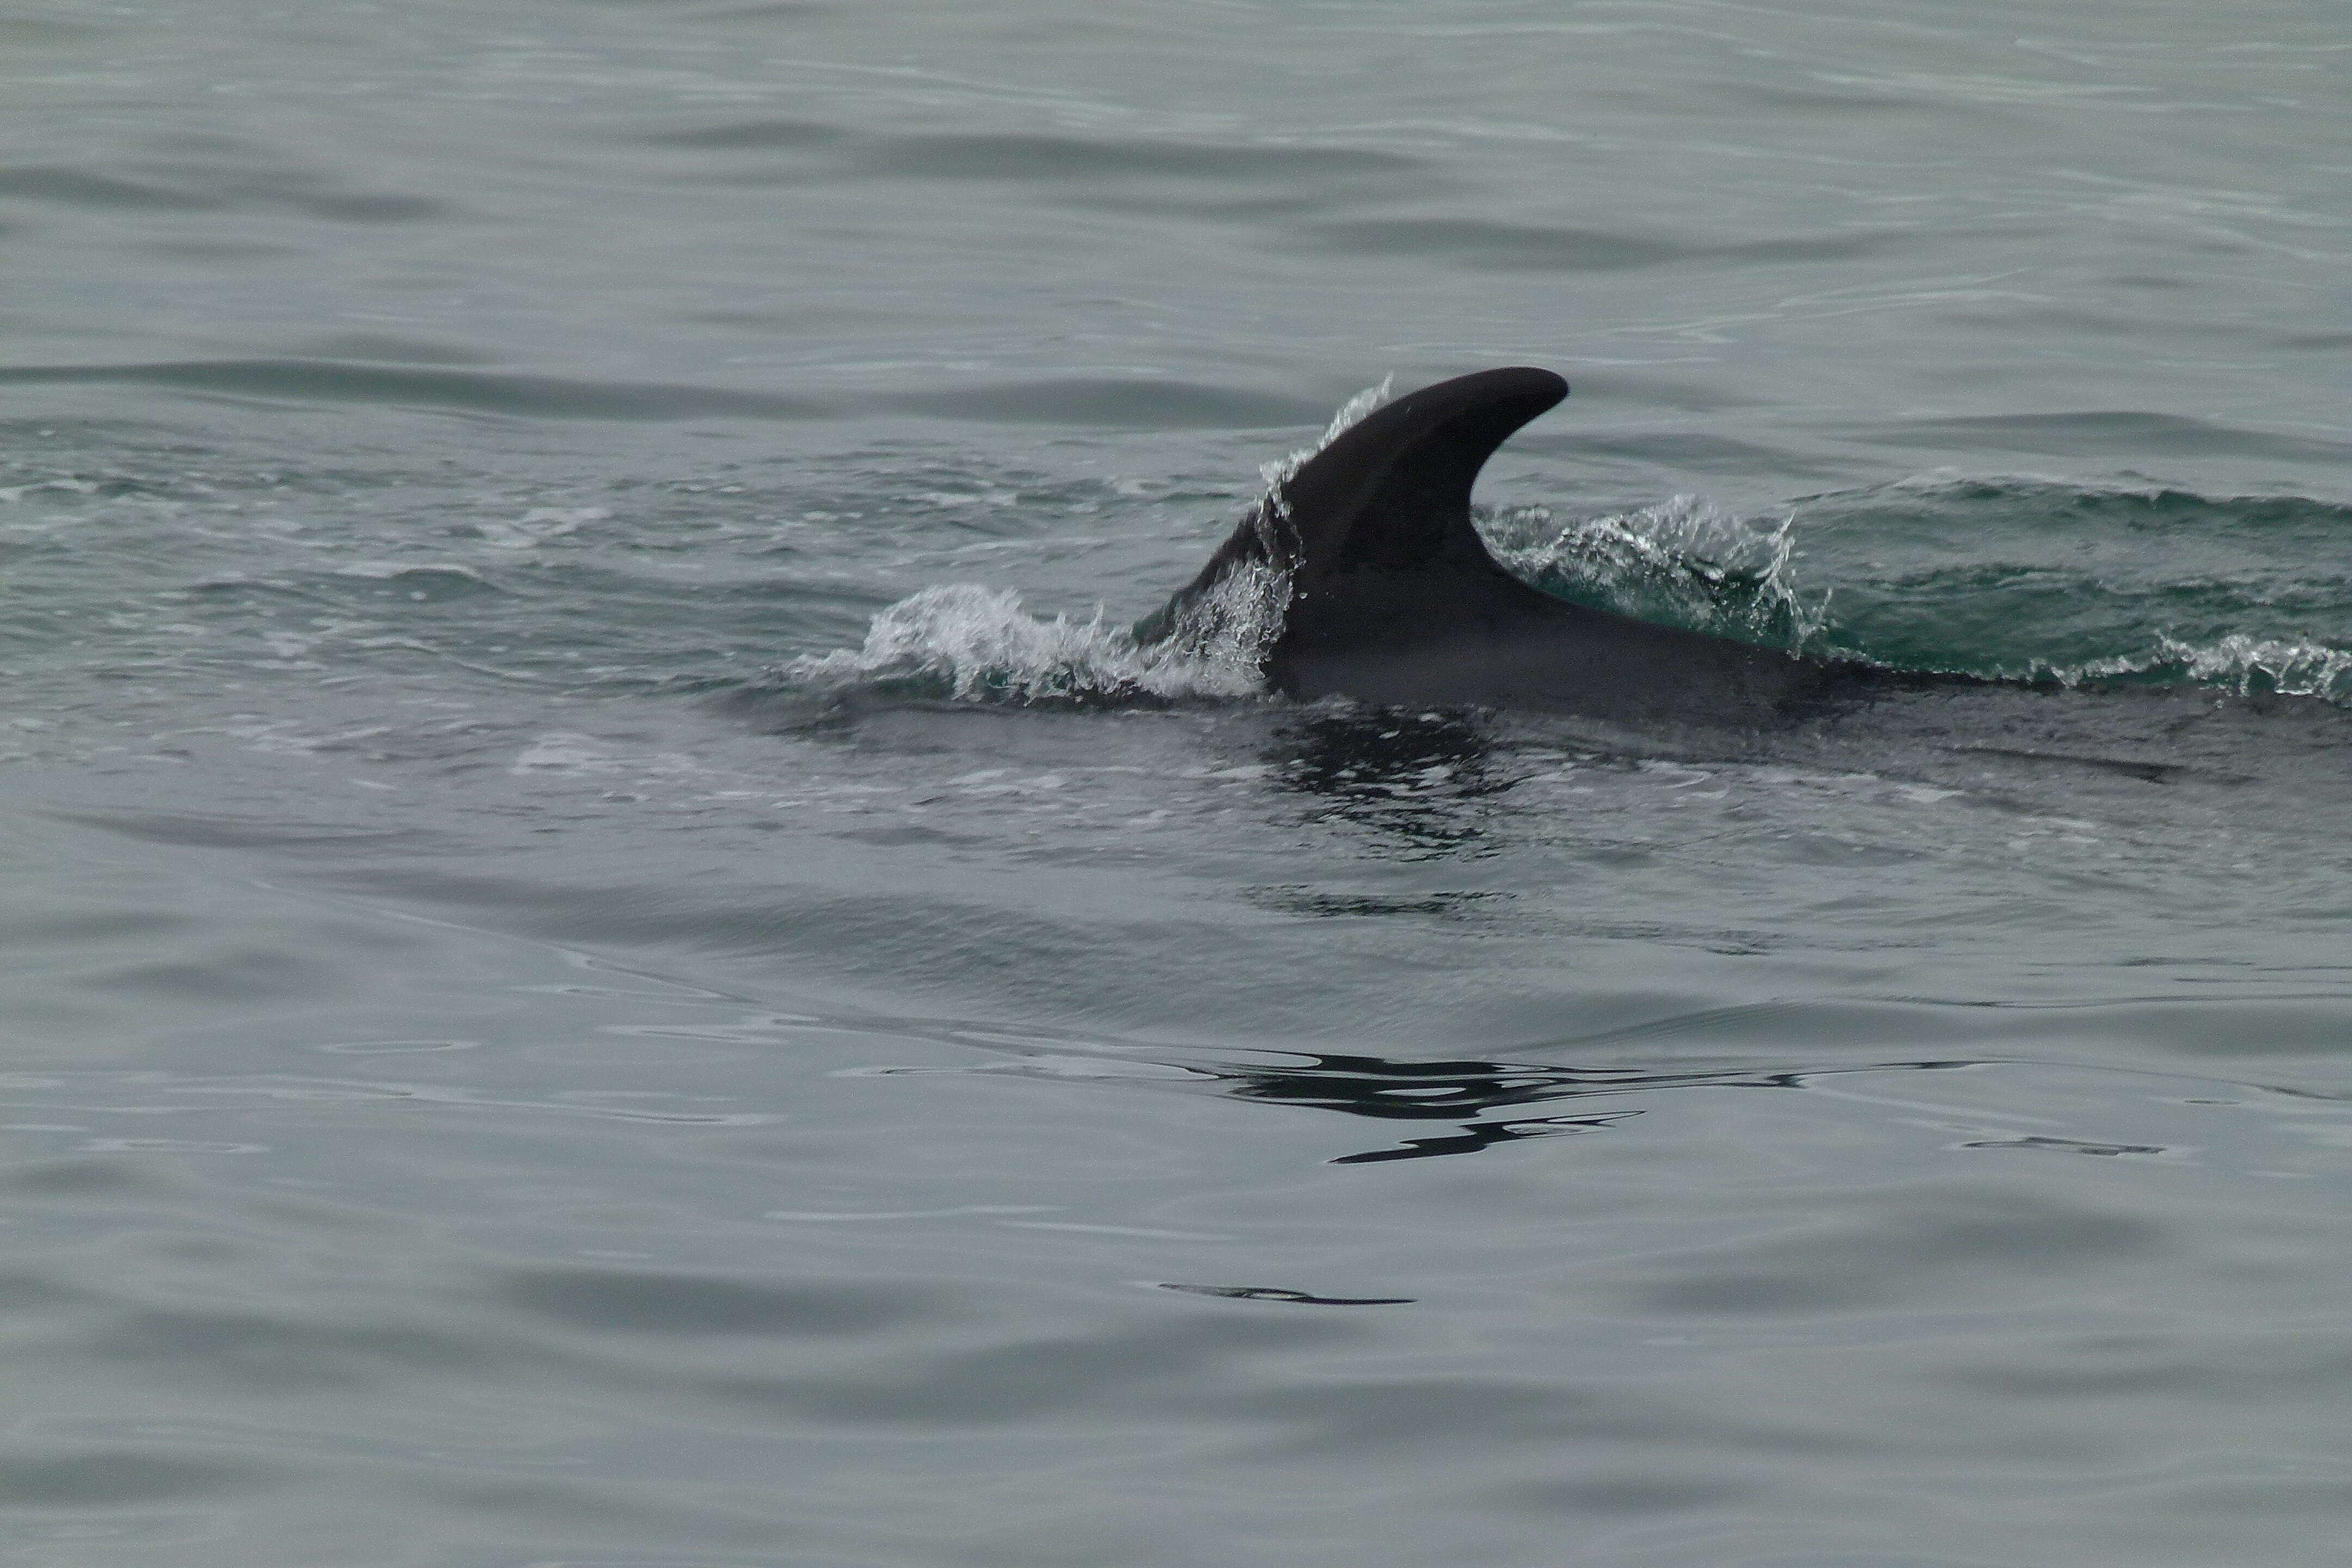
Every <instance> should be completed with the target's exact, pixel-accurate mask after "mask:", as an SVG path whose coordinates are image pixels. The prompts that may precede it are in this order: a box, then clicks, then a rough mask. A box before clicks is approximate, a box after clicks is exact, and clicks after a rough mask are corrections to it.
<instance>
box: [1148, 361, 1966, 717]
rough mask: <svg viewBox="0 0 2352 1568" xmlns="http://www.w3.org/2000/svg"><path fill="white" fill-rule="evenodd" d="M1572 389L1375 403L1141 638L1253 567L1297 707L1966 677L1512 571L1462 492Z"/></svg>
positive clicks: (1594, 706) (1805, 687)
mask: <svg viewBox="0 0 2352 1568" xmlns="http://www.w3.org/2000/svg"><path fill="white" fill-rule="evenodd" d="M1567 395H1568V383H1567V382H1565V381H1563V380H1562V379H1560V377H1559V376H1558V375H1555V374H1552V373H1551V372H1550V371H1548V370H1538V369H1534V368H1530V367H1526V366H1515V367H1511V368H1507V369H1502V370H1486V371H1480V372H1478V373H1476V374H1473V375H1465V376H1458V377H1456V378H1455V379H1454V380H1452V381H1444V382H1440V383H1438V384H1436V385H1434V386H1425V387H1423V388H1422V389H1421V390H1420V391H1418V392H1414V393H1410V394H1408V395H1405V396H1403V397H1400V398H1398V399H1396V400H1395V401H1394V402H1392V403H1390V404H1387V405H1384V406H1382V407H1381V408H1380V409H1378V410H1377V411H1375V412H1374V413H1372V414H1370V415H1369V416H1366V417H1365V418H1364V419H1363V420H1362V421H1360V423H1358V424H1357V425H1355V426H1352V427H1350V428H1349V430H1348V431H1346V432H1345V433H1344V434H1342V435H1341V436H1339V438H1338V439H1336V440H1334V441H1333V442H1332V443H1331V444H1330V445H1329V446H1328V447H1325V448H1324V449H1323V450H1322V451H1321V452H1319V453H1318V454H1317V455H1316V456H1315V457H1314V458H1313V459H1312V460H1310V461H1309V462H1307V465H1306V466H1305V467H1303V468H1300V469H1299V470H1298V472H1297V473H1296V474H1295V475H1293V476H1292V477H1291V478H1290V479H1287V480H1286V481H1284V482H1283V483H1282V484H1280V485H1279V486H1277V487H1276V489H1275V491H1274V492H1273V494H1272V495H1271V496H1269V498H1268V499H1267V500H1266V501H1265V502H1264V503H1262V504H1261V505H1260V506H1259V508H1258V509H1257V510H1256V511H1255V512H1253V513H1252V514H1251V516H1249V517H1248V518H1246V519H1244V521H1243V522H1242V524H1241V526H1240V527H1238V528H1236V529H1235V530H1234V533H1233V536H1232V537H1231V538H1230V539H1228V540H1226V541H1225V542H1224V543H1223V546H1221V547H1220V548H1219V549H1218V551H1217V552H1216V554H1215V555H1213V556H1212V557H1211V558H1210V560H1209V563H1208V564H1207V565H1206V566H1205V567H1203V568H1202V571H1201V574H1200V575H1199V576H1198V577H1196V578H1194V579H1193V580H1192V583H1191V584H1187V585H1186V586H1185V587H1184V588H1183V589H1181V590H1180V591H1179V592H1178V593H1177V595H1176V596H1175V597H1174V598H1173V599H1172V600H1171V601H1170V603H1169V605H1168V606H1167V607H1166V608H1165V609H1163V610H1161V611H1160V613H1159V614H1158V615H1156V616H1152V617H1151V618H1150V620H1148V621H1146V622H1144V623H1143V625H1142V626H1139V627H1138V628H1137V629H1138V635H1139V637H1143V638H1146V639H1149V638H1151V637H1161V636H1166V635H1168V633H1169V632H1170V631H1171V629H1172V628H1173V627H1175V626H1178V625H1179V624H1181V616H1182V612H1183V610H1184V608H1185V607H1186V606H1187V605H1189V604H1191V603H1192V602H1193V601H1194V600H1196V599H1198V598H1199V597H1200V596H1201V595H1204V594H1206V593H1208V592H1209V591H1210V590H1211V589H1213V587H1215V585H1216V584H1218V583H1219V582H1220V581H1222V580H1223V578H1224V577H1225V575H1226V574H1229V573H1231V572H1233V571H1234V570H1236V569H1239V568H1242V567H1244V566H1246V565H1248V564H1251V563H1258V564H1263V565H1266V566H1270V567H1275V568H1277V569H1280V570H1283V571H1286V572H1287V574H1289V584H1290V596H1289V602H1288V604H1287V605H1286V610H1285V614H1284V616H1283V624H1282V631H1281V634H1280V636H1279V637H1276V639H1275V640H1274V641H1273V643H1272V644H1271V645H1270V646H1269V647H1267V649H1266V651H1265V659H1264V670H1265V679H1266V683H1267V684H1268V685H1269V686H1270V687H1272V688H1273V689H1275V690H1276V691H1279V692H1282V693H1283V694H1285V695H1286V696H1290V697H1295V698H1300V699H1305V700H1313V699H1316V698H1321V697H1334V696H1337V697H1349V698H1353V699H1356V700H1360V701H1364V702H1370V703H1378V704H1383V705H1393V706H1400V707H1424V708H1448V707H1467V706H1480V707H1496V708H1516V709H1533V710H1544V711H1551V712H1559V713H1569V714H1574V715H1576V716H1578V717H1581V718H1588V719H1598V720H1604V721H1614V722H1622V723H1633V724H1639V723H1643V722H1648V721H1672V722H1676V723H1698V724H1706V725H1732V726H1738V727H1742V728H1764V727H1773V726H1775V725H1778V724H1782V723H1787V722H1790V721H1799V720H1802V719H1804V718H1808V717H1811V716H1815V715H1818V714H1820V713H1821V712H1822V711H1823V710H1824V709H1825V707H1834V706H1840V705H1843V703H1844V702H1846V701H1850V700H1853V699H1857V698H1866V697H1869V696H1872V695H1877V694H1884V693H1887V692H1890V691H1893V690H1897V689H1903V690H1914V689H1927V688H1931V687H1939V686H1944V685H1951V684H1977V683H1975V682H1972V681H1969V680H1968V679H1967V678H1964V677H1958V676H1942V675H1932V674H1908V673H1902V672H1896V671H1892V670H1886V669H1883V668H1878V667H1876V666H1871V665H1864V664H1858V663H1853V662H1843V661H1835V660H1825V659H1819V658H1805V657H1803V656H1801V655H1797V654H1790V653H1784V652H1780V651H1778V650H1775V649H1771V648H1763V647H1750V646H1748V645H1747V644H1744V643H1737V642H1732V641H1729V640H1728V639H1726V638H1723V637H1708V636H1706V635H1705V634H1704V633H1700V632H1694V631H1686V630H1684V629H1682V628H1680V627H1675V626H1658V625H1655V624H1654V623H1652V622H1648V621H1642V620H1636V619H1633V618H1632V617H1630V616H1620V615H1614V614H1612V613H1611V612H1609V611H1606V610H1599V609H1592V608H1589V607H1587V606H1585V605H1572V604H1570V603H1568V602H1567V601H1566V600H1563V599H1559V598H1556V597H1554V596H1553V595H1549V594H1547V593H1544V592H1543V591H1542V590H1540V589H1538V588H1535V587H1532V586H1530V585H1528V584H1526V583H1523V582H1521V581H1520V580H1519V579H1517V577H1514V576H1512V575H1511V574H1510V573H1509V572H1508V571H1507V570H1505V569H1504V567H1503V566H1502V564H1501V563H1499V562H1497V561H1496V559H1495V558H1494V556H1493V555H1492V554H1490V553H1488V552H1487V550H1486V544H1485V542H1483V541H1482V540H1480V539H1479V537H1478V531H1477V530H1476V528H1475V527H1474V526H1473V525H1472V523H1471V521H1470V489H1471V487H1472V485H1473V484H1474V483H1475V482H1476V479H1477V477H1478V470H1479V469H1480V468H1482V467H1483V466H1484V465H1485V464H1486V459H1487V458H1489V457H1490V456H1492V455H1493V454H1494V452H1495V449H1496V447H1500V446H1501V445H1502V444H1503V443H1504V442H1505V441H1506V440H1507V439H1508V438H1509V437H1510V436H1511V435H1512V433H1513V432H1515V431H1517V429H1518V428H1519V427H1520V426H1523V425H1526V424H1527V423H1528V421H1529V420H1531V419H1534V418H1535V417H1536V416H1538V415H1541V414H1543V413H1545V412H1547V411H1548V410H1549V409H1551V408H1552V407H1554V406H1556V405H1558V404H1559V402H1560V400H1561V399H1562V398H1564V397H1566V396H1567Z"/></svg>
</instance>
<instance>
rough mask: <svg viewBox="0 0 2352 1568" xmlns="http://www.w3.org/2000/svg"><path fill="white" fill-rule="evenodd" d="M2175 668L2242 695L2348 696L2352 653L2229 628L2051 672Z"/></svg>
mask: <svg viewBox="0 0 2352 1568" xmlns="http://www.w3.org/2000/svg"><path fill="white" fill-rule="evenodd" d="M2174 671H2178V672H2179V673H2181V674H2185V675H2187V676H2188V677H2189V679H2192V680H2195V681H2198V682H2199V683H2200V684H2202V685H2206V686H2220V687H2224V688H2226V689H2229V690H2231V691H2235V692H2237V693H2239V694H2240V695H2241V696H2243V695H2245V694H2246V693H2249V692H2254V691H2278V692H2284V693H2286V694H2287V695H2289V696H2294V697H2326V698H2330V699H2333V700H2336V701H2339V702H2340V701H2346V700H2352V652H2347V651H2346V650H2345V649H2343V648H2335V647H2327V646H2326V644H2324V643H2312V642H2302V641H2299V640H2295V639H2293V638H2286V637H2249V636H2247V635H2246V634H2244V633H2242V632H2231V633H2230V634H2229V635H2227V636H2225V637H2221V638H2219V639H2218V640H2216V641H2214V642H2210V643H2205V644H2196V643H2189V642H2183V641H2181V640H2180V639H2179V638H2178V637H2171V636H2169V635H2167V636H2166V637H2162V638H2160V639H2159V640H2158V645H2157V651H2156V652H2155V653H2153V654H2148V655H2145V656H2140V657H2137V658H2133V657H2125V658H2103V659H2095V660H2093V661H2092V662H2091V663H2089V664H2085V665H2083V666H2080V667H2079V668H2073V669H2064V670H2059V671H2057V672H2055V673H2056V674H2057V676H2058V679H2061V680H2063V681H2065V682H2066V683H2067V684H2068V685H2074V684H2077V683H2079V682H2081V681H2084V680H2100V679H2113V678H2115V677H2116V676H2131V675H2148V674H2162V673H2169V672H2174Z"/></svg>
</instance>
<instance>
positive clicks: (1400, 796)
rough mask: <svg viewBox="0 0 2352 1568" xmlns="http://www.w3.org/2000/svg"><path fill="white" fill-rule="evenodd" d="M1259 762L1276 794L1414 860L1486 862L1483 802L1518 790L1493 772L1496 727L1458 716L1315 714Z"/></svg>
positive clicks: (1498, 771)
mask: <svg viewBox="0 0 2352 1568" xmlns="http://www.w3.org/2000/svg"><path fill="white" fill-rule="evenodd" d="M1262 755H1263V757H1264V760H1265V762H1266V763H1269V764H1270V765H1271V766H1272V767H1273V768H1274V770H1275V779H1276V786H1275V787H1276V788H1277V789H1279V790H1282V791H1286V792H1288V793H1291V794H1295V795H1312V796H1315V797H1317V798H1318V799H1319V800H1321V801H1323V802H1326V803H1328V809H1327V810H1326V812H1325V813H1324V819H1325V820H1331V819H1338V820H1339V821H1344V822H1349V823H1353V824H1356V825H1357V826H1362V827H1368V828H1370V829H1372V830H1374V831H1375V832H1377V833H1379V834H1381V836H1382V837H1384V838H1387V839H1389V840H1391V842H1393V843H1394V844H1395V845H1396V847H1398V849H1399V850H1400V851H1401V853H1402V858H1407V859H1424V858H1436V857H1439V856H1445V855H1463V854H1472V855H1475V854H1478V853H1481V852H1482V850H1481V847H1480V841H1481V840H1482V839H1483V838H1484V837H1486V824H1485V813H1484V810H1483V803H1484V802H1485V801H1486V800H1487V799H1489V798H1490V797H1493V796H1496V795H1501V794H1502V793H1503V792H1504V791H1506V790H1507V789H1509V788H1510V787H1511V784H1513V783H1514V782H1515V781H1514V780H1513V778H1512V777H1511V776H1510V774H1509V773H1507V771H1506V770H1504V769H1503V768H1501V767H1500V766H1498V765H1497V763H1496V757H1495V738H1494V735H1493V732H1492V731H1491V729H1490V728H1489V726H1488V725H1487V724H1486V722H1485V721H1482V720H1480V719H1478V718H1476V717H1474V716H1470V715H1465V714H1459V713H1418V714H1414V713H1401V712H1397V711H1393V710H1370V711H1349V712H1345V713H1311V714H1307V715H1305V716H1303V717H1301V718H1300V719H1299V720H1298V721H1297V723H1295V724H1292V725H1290V726H1287V727H1286V728H1285V729H1284V730H1283V731H1281V732H1280V734H1279V735H1278V736H1277V737H1276V740H1275V742H1274V743H1273V744H1272V745H1270V746H1269V747H1267V748H1266V750H1265V752H1263V753H1262ZM1308 912H1314V913H1333V914H1354V913H1361V912H1366V911H1363V910H1358V909H1354V908H1339V909H1331V910H1319V909H1318V910H1310V911H1308Z"/></svg>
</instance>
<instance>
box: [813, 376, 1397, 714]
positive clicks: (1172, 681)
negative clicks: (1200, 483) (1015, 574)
mask: <svg viewBox="0 0 2352 1568" xmlns="http://www.w3.org/2000/svg"><path fill="white" fill-rule="evenodd" d="M1394 383H1395V377H1393V376H1391V377H1389V378H1387V379H1386V380H1383V381H1382V382H1381V384H1379V385H1378V386H1370V387H1366V388H1365V389H1364V390H1363V391H1361V392H1360V393H1358V394H1356V395H1355V396H1353V397H1351V398H1349V400H1348V401H1347V402H1346V403H1344V404H1342V405H1340V407H1339V412H1338V413H1337V414H1335V415H1333V416H1332V417H1331V423H1330V425H1329V426H1328V427H1327V428H1326V429H1325V430H1324V432H1323V437H1322V439H1321V440H1319V441H1318V442H1317V443H1316V444H1315V445H1314V446H1312V447H1300V448H1299V449H1298V450H1297V451H1295V452H1293V453H1291V454H1290V455H1289V456H1288V457H1287V458H1282V459H1280V460H1279V461H1276V462H1270V463H1267V464H1265V466H1264V467H1263V468H1261V469H1260V470H1259V471H1260V472H1261V473H1262V474H1263V475H1264V476H1265V493H1264V494H1263V495H1261V496H1260V497H1259V499H1258V500H1257V502H1256V503H1255V505H1254V506H1253V507H1252V508H1251V511H1250V517H1251V518H1252V519H1253V520H1255V521H1256V522H1257V523H1258V524H1259V526H1261V527H1262V528H1263V527H1264V526H1265V523H1266V522H1267V521H1268V520H1269V519H1271V518H1275V517H1279V516H1283V515H1286V512H1287V510H1288V509H1287V507H1286V504H1285V502H1284V500H1283V499H1282V487H1283V485H1284V484H1285V483H1286V482H1287V481H1288V479H1290V477H1291V476H1292V475H1293V474H1296V473H1297V471H1298V470H1299V468H1301V467H1303V466H1304V465H1305V464H1306V463H1307V461H1308V459H1310V458H1313V457H1314V456H1315V455H1316V454H1317V453H1318V452H1320V451H1321V450H1322V449H1323V448H1324V447H1328V446H1329V445H1330V444H1331V443H1332V442H1333V441H1336V440H1338V439H1339V437H1340V435H1341V434H1342V433H1344V432H1345V431H1347V430H1348V429H1349V428H1350V427H1352V426H1354V425H1355V424H1356V423H1357V422H1358V421H1360V420H1361V419H1362V418H1363V417H1364V416H1366V415H1367V414H1370V412H1371V411H1372V410H1373V409H1375V408H1378V407H1379V406H1380V405H1381V404H1383V403H1385V402H1387V401H1388V399H1389V395H1390V390H1391V387H1392V386H1393V385H1394ZM1268 546H1269V548H1268V554H1269V556H1272V557H1275V558H1276V559H1274V560H1266V561H1256V560H1244V561H1240V562H1237V563H1234V565H1233V566H1232V567H1231V568H1230V569H1229V570H1227V571H1226V572H1225V573H1224V574H1223V575H1221V576H1219V577H1218V578H1217V579H1216V580H1215V581H1213V582H1212V583H1210V584H1207V585H1205V586H1204V587H1202V588H1201V589H1200V590H1198V591H1197V592H1189V593H1186V594H1183V595H1180V596H1179V597H1178V598H1177V600H1176V601H1175V602H1174V603H1173V604H1171V605H1170V607H1169V609H1168V610H1167V612H1166V613H1165V614H1164V615H1163V616H1155V617H1153V618H1152V619H1151V620H1150V621H1148V622H1146V623H1145V625H1146V626H1147V627H1149V628H1150V630H1149V631H1148V632H1147V634H1146V635H1145V636H1144V637H1141V638H1139V637H1138V636H1137V634H1136V632H1135V631H1134V630H1133V629H1130V628H1129V627H1125V626H1109V625H1106V624H1105V623H1104V619H1103V611H1102V610H1101V609H1100V608H1099V607H1097V609H1096V611H1095V614H1094V615H1093V616H1092V617H1090V618H1089V619H1087V620H1084V621H1074V620H1072V619H1070V618H1069V617H1068V616H1055V617H1054V618H1053V619H1052V620H1050V621H1048V620H1045V619H1041V618H1040V617H1038V616H1032V615H1030V614H1029V613H1028V612H1027V611H1026V610H1024V609H1023V608H1022V606H1021V596H1020V595H1018V594H1016V593H1014V592H1013V591H1012V590H1010V589H1004V588H984V587H981V586H978V585H976V584H968V583H957V584H943V585H940V586H937V587H930V588H925V589H923V590H922V591H921V592H919V593H917V594H914V595H909V596H908V597H907V598H904V599H901V600H899V601H898V603H897V604H895V605H890V606H889V607H888V608H887V609H885V610H883V611H882V612H881V613H879V614H878V615H877V616H875V617H874V619H873V621H872V623H871V624H870V625H868V626H867V627H866V645H865V646H864V647H860V648H858V649H857V650H856V651H855V652H851V651H849V650H846V649H843V650H840V651H836V652H834V653H828V654H824V655H821V656H817V657H812V658H798V659H794V660H793V662H792V663H790V664H788V665H786V666H785V667H784V668H782V670H781V671H779V672H778V673H779V675H780V676H781V678H782V680H783V681H785V682H786V683H787V684H790V685H792V686H795V687H799V688H802V689H811V688H814V689H818V690H823V689H828V688H830V689H840V688H843V687H847V686H873V685H881V686H888V687H897V688H899V689H906V690H909V691H911V692H914V693H922V692H926V691H928V692H932V693H936V694H938V695H943V696H947V697H950V698H953V699H954V700H958V701H965V702H971V701H983V700H996V701H1013V702H1079V701H1087V700H1094V701H1112V702H1118V701H1132V700H1139V699H1148V700H1176V699H1181V698H1225V699H1231V698H1241V697H1254V696H1259V695H1262V694H1263V693H1264V691H1265V680H1264V677H1263V675H1262V673H1261V668H1262V666H1263V664H1264V662H1265V651H1266V649H1267V648H1268V647H1270V646H1272V644H1273V642H1274V640H1275V638H1276V637H1279V636H1281V635H1282V617H1283V613H1284V611H1285V609H1286V607H1287V605H1289V602H1290V573H1289V571H1288V569H1287V568H1286V566H1283V565H1281V564H1278V563H1277V561H1278V557H1279V552H1278V551H1276V549H1274V548H1273V542H1272V540H1271V539H1270V538H1269V540H1268Z"/></svg>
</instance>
